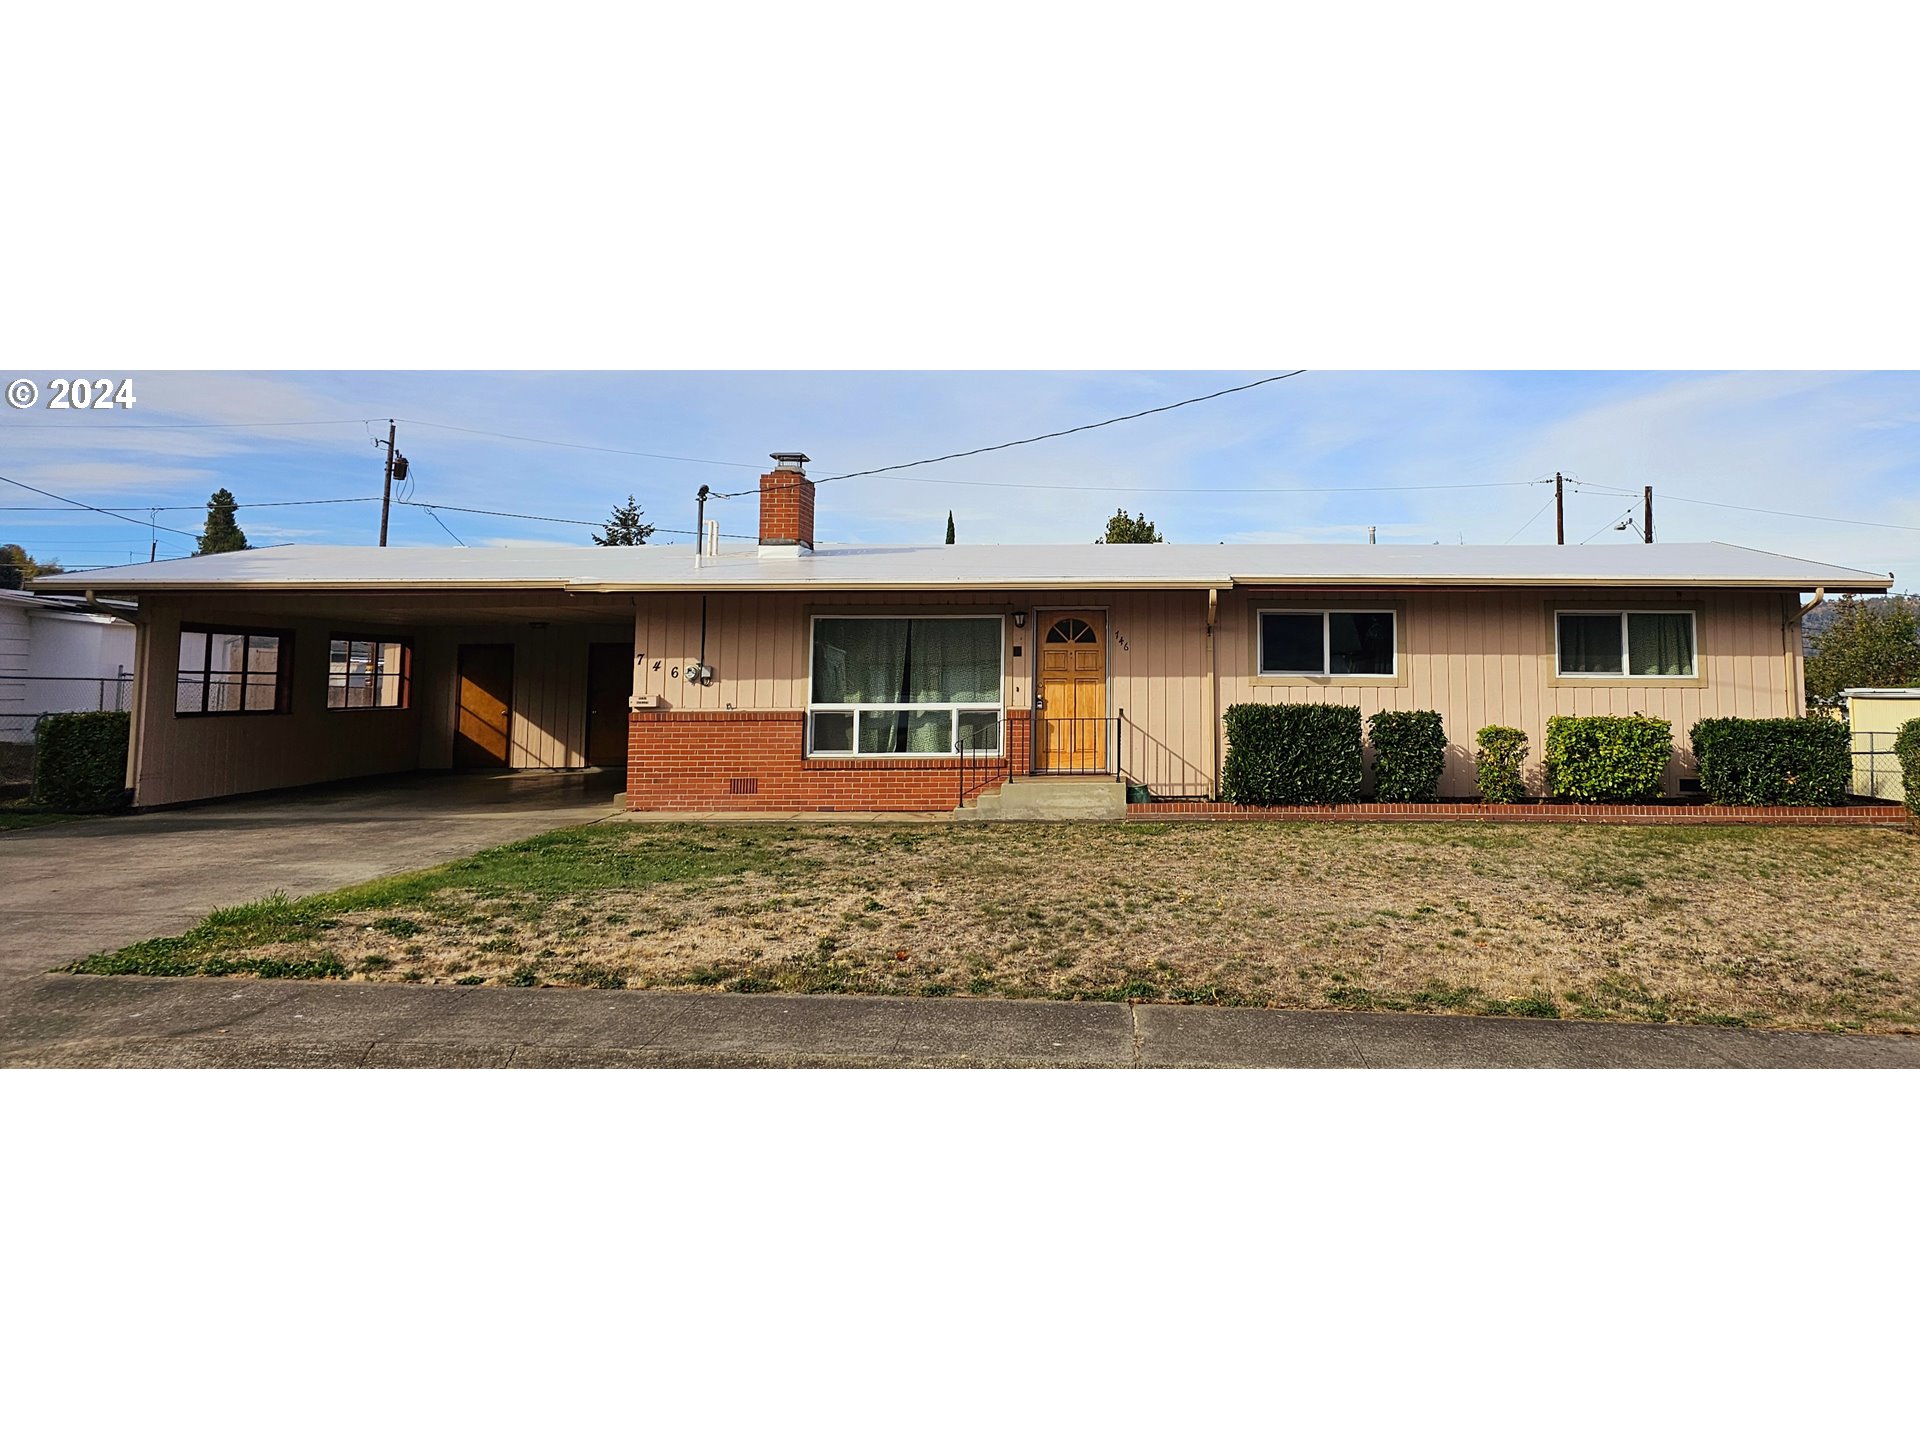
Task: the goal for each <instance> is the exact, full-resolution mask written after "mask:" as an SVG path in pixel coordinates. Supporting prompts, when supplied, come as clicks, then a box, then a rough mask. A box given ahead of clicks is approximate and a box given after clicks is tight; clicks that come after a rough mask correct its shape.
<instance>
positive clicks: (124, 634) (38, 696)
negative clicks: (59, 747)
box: [0, 590, 134, 740]
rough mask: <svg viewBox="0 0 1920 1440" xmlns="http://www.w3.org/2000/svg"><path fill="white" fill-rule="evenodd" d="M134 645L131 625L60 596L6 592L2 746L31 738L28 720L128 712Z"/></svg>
mask: <svg viewBox="0 0 1920 1440" xmlns="http://www.w3.org/2000/svg"><path fill="white" fill-rule="evenodd" d="M133 641H134V627H133V625H132V624H131V623H130V621H129V620H120V619H115V618H114V617H112V616H110V615H102V614H100V613H99V612H98V611H94V610H88V609H87V608H85V606H84V605H82V604H81V603H80V602H78V601H75V600H68V599H63V598H61V597H58V596H53V595H31V594H28V593H27V592H26V591H24V590H0V732H5V733H0V740H22V739H28V738H31V734H30V732H31V730H32V723H31V718H30V717H33V716H36V715H43V714H46V713H47V712H48V711H53V710H121V709H125V708H126V705H127V702H128V700H129V699H130V696H131V691H132V686H131V685H130V684H128V683H126V677H129V676H131V675H132V674H133ZM15 731H22V732H25V733H22V734H15V733H13V732H15Z"/></svg>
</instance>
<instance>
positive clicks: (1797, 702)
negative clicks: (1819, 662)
mask: <svg viewBox="0 0 1920 1440" xmlns="http://www.w3.org/2000/svg"><path fill="white" fill-rule="evenodd" d="M1826 598H1827V587H1826V586H1824V585H1816V586H1815V587H1814V591H1813V599H1811V600H1809V601H1808V602H1807V603H1806V604H1804V605H1802V606H1801V607H1800V608H1799V609H1798V610H1796V611H1795V612H1794V615H1793V618H1792V619H1791V620H1789V621H1787V623H1786V624H1785V625H1783V626H1781V627H1780V628H1781V630H1782V632H1783V633H1782V635H1781V637H1780V651H1781V657H1782V658H1783V659H1784V660H1785V661H1786V662H1787V710H1788V712H1789V713H1790V714H1793V715H1805V714H1806V713H1807V683H1806V680H1805V678H1804V676H1805V671H1804V669H1803V667H1804V666H1805V664H1806V655H1805V650H1806V643H1805V642H1804V641H1802V642H1801V643H1800V645H1799V646H1797V647H1796V646H1795V645H1794V643H1793V642H1794V641H1795V640H1796V639H1798V638H1799V636H1800V622H1801V621H1802V620H1805V619H1806V618H1807V616H1809V615H1811V614H1812V613H1813V612H1814V611H1815V610H1816V609H1818V608H1819V606H1820V604H1821V602H1822V601H1824V600H1825V599H1826Z"/></svg>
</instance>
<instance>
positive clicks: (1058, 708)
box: [1036, 611, 1107, 773]
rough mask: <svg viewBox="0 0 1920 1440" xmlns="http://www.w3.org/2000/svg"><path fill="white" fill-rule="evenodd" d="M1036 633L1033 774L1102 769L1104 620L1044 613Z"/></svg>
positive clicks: (1072, 613)
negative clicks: (1037, 707)
mask: <svg viewBox="0 0 1920 1440" xmlns="http://www.w3.org/2000/svg"><path fill="white" fill-rule="evenodd" d="M1038 626H1039V630H1040V687H1039V689H1040V715H1039V721H1040V724H1039V727H1038V729H1039V736H1040V746H1039V750H1038V754H1037V756H1036V758H1037V759H1038V760H1039V762H1040V763H1039V766H1038V768H1039V769H1042V770H1049V771H1062V770H1073V771H1083V772H1095V773H1097V772H1101V771H1104V770H1105V769H1106V768H1107V636H1106V617H1105V616H1104V615H1101V614H1098V613H1094V612H1084V611H1067V612H1060V611H1054V612H1046V613H1042V614H1041V615H1040V616H1039V618H1038Z"/></svg>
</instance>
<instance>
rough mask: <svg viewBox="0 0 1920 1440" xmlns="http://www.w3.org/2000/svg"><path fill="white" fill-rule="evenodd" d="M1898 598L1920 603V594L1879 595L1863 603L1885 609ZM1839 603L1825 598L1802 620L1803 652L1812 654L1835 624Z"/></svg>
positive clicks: (1870, 607)
mask: <svg viewBox="0 0 1920 1440" xmlns="http://www.w3.org/2000/svg"><path fill="white" fill-rule="evenodd" d="M1896 600H1904V601H1905V602H1906V603H1907V604H1909V605H1913V604H1920V595H1878V596H1875V597H1873V598H1872V599H1862V600H1861V602H1860V603H1861V604H1862V605H1865V606H1867V607H1868V608H1869V609H1872V610H1884V609H1886V607H1887V606H1889V605H1891V604H1892V603H1893V602H1894V601H1896ZM1839 609H1840V607H1839V605H1838V603H1837V602H1835V601H1832V600H1823V601H1822V602H1821V603H1820V604H1818V605H1816V606H1814V607H1813V609H1811V610H1809V611H1808V612H1807V618H1806V619H1804V620H1802V621H1801V622H1800V649H1801V652H1802V653H1803V654H1808V655H1811V654H1812V653H1813V648H1814V644H1815V642H1816V641H1818V640H1819V638H1820V637H1821V636H1822V635H1824V634H1826V633H1827V627H1828V626H1829V625H1831V624H1833V617H1834V616H1835V615H1836V614H1838V613H1839Z"/></svg>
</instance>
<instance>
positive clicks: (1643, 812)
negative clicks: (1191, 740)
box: [1127, 800, 1909, 825]
mask: <svg viewBox="0 0 1920 1440" xmlns="http://www.w3.org/2000/svg"><path fill="white" fill-rule="evenodd" d="M1127 818H1128V819H1129V820H1287V821H1295V820H1321V821H1333V822H1340V821H1346V822H1353V821H1361V822H1365V821H1390V822H1393V823H1395V824H1404V823H1407V822H1417V821H1427V820H1439V821H1447V820H1452V821H1495V822H1501V823H1506V824H1521V825H1524V824H1529V823H1531V824H1548V825H1905V824H1907V823H1909V816H1908V814H1907V811H1906V809H1905V807H1904V806H1900V805H1844V806H1835V807H1832V808H1827V807H1821V806H1812V805H1481V804H1477V803H1465V804H1458V805H1382V804H1377V803H1374V804H1368V803H1363V804H1354V805H1274V806H1265V805H1227V804H1215V803H1212V802H1208V801H1181V800H1169V801H1163V802H1161V803H1158V804H1152V805H1129V806H1128V807H1127Z"/></svg>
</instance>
